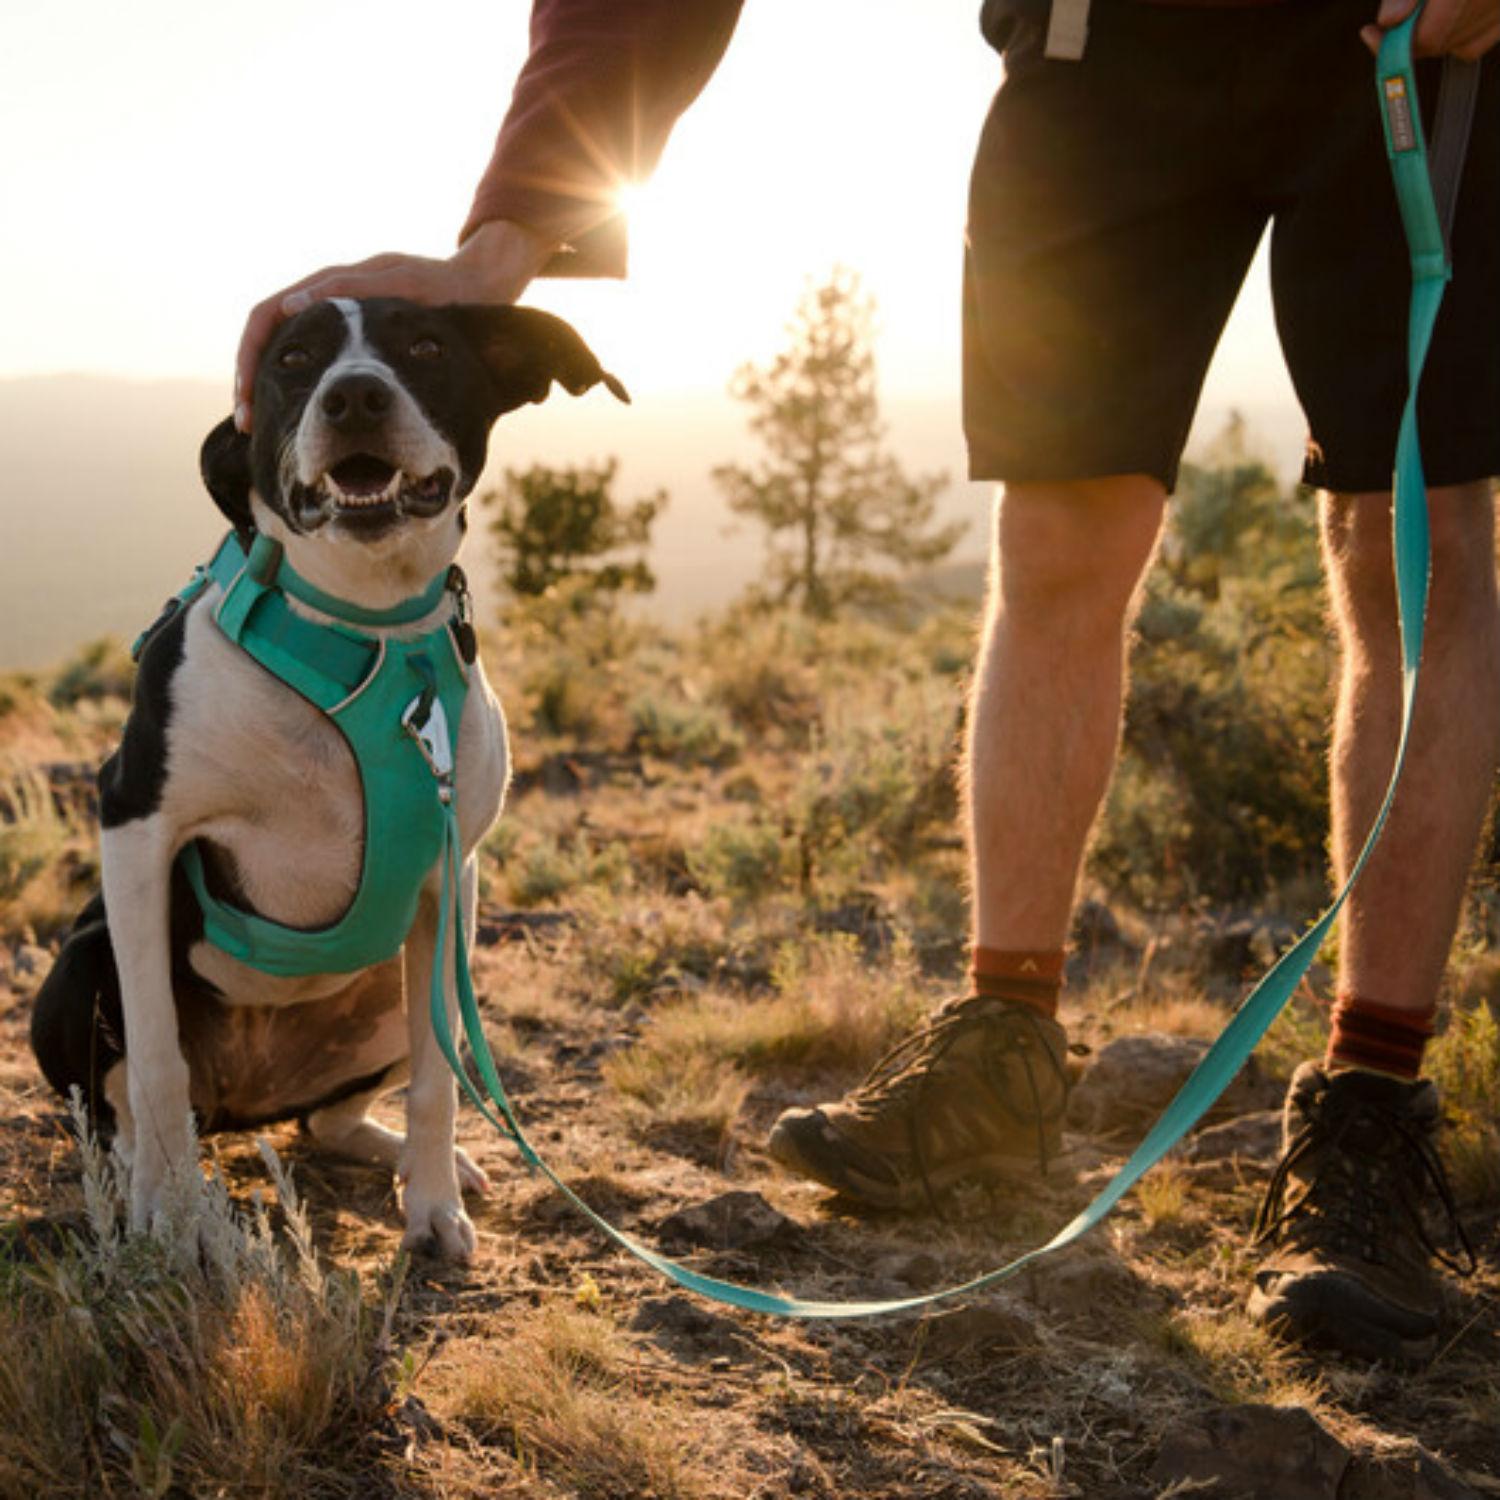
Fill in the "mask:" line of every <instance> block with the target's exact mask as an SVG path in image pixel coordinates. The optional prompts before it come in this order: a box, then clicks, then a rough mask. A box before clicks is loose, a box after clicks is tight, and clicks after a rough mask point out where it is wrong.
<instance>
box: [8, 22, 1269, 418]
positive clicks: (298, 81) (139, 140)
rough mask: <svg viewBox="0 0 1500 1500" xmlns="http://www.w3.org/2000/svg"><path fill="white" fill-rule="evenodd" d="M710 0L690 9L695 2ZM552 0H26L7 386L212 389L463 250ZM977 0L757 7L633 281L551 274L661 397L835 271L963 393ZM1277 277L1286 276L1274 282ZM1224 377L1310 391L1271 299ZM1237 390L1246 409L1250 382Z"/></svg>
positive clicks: (730, 366) (889, 340)
mask: <svg viewBox="0 0 1500 1500" xmlns="http://www.w3.org/2000/svg"><path fill="white" fill-rule="evenodd" d="M684 3H690V0H684ZM528 13H529V5H528V4H526V3H525V0H485V3H480V0H424V3H423V4H421V5H420V6H417V5H413V4H411V3H410V0H402V3H399V4H397V3H392V0H319V3H317V4H308V3H305V0H303V3H299V0H256V3H255V4H254V5H234V6H231V5H229V4H226V3H223V0H133V3H131V4H128V5H122V4H118V3H112V0H73V3H70V4H58V3H56V0H6V3H5V6H4V9H3V14H0V57H3V58H4V59H5V60H6V63H7V67H6V69H5V73H6V78H5V86H4V88H3V89H0V133H3V137H4V139H5V140H6V141H7V143H8V145H7V149H6V151H5V153H4V157H3V159H0V203H3V204H4V205H5V219H6V221H7V232H6V234H5V235H4V237H3V242H0V289H3V290H0V316H3V320H4V322H3V326H4V329H5V337H4V340H3V343H0V375H20V374H32V373H41V372H49V371H63V370H68V371H93V372H105V373H112V374H126V375H135V376H161V375H203V376H209V377H211V378H222V379H223V380H224V381H225V385H226V399H227V388H228V380H229V372H230V365H231V359H232V355H233V351H234V347H235V344H236V342H237V339H238V335H239V329H240V324H241V322H242V319H243V316H244V313H245V311H246V310H247V309H248V307H249V306H250V305H251V303H252V302H254V301H255V300H257V299H258V298H259V297H261V296H262V295H265V294H266V293H267V292H269V291H271V290H273V289H274V288H276V287H278V286H280V285H282V284H284V283H285V282H287V281H290V280H292V279H295V278H296V277H298V276H300V275H302V274H304V273H306V272H308V271H310V270H312V269H315V268H316V267H318V266H321V265H324V264H327V263H330V262H334V261H339V260H346V259H358V258H361V257H363V256H365V255H368V254H371V253H373V252H375V251H378V250H385V249H405V250H412V251H418V252H423V253H428V254H443V253H446V252H447V250H448V249H449V248H451V245H452V241H453V236H454V234H455V232H456V230H457V228H458V226H459V225H460V223H461V222H462V220H463V218H464V216H465V212H466V210H467V207H468V204H469V200H470V197H471V194H472V192H473V188H474V185H475V183H476V182H477V180H478V178H479V175H480V173H481V171H482V169H483V167H484V164H485V162H486V161H487V159H488V156H489V151H490V147H491V144H492V141H493V138H494V134H495V130H496V128H497V126H498V124H499V121H500V118H501V115H502V113H503V111H504V108H505V105H506V102H507V100H508V98H509V93H510V86H511V82H512V80H513V78H514V75H515V72H516V69H517V67H518V65H519V64H520V62H521V60H522V58H523V56H524V51H525V45H526V30H527V18H528ZM977 13H978V0H937V3H935V0H748V3H747V5H746V9H745V15H744V19H743V21H742V23H741V27H740V31H739V33H738V35H737V36H736V39H735V42H734V45H733V46H731V48H730V52H729V56H728V58H727V60H726V61H725V63H724V65H723V66H722V67H721V68H720V70H719V72H718V74H717V75H716V76H715V78H714V80H713V81H712V82H711V83H710V85H709V87H708V89H707V91H706V92H705V94H704V96H703V97H702V98H701V99H700V100H699V102H698V104H697V105H696V106H695V107H694V108H693V110H692V111H690V112H689V114H688V115H687V116H686V117H685V119H684V121H683V122H682V124H681V125H680V127H679V129H678V131H677V133H676V135H675V136H674V138H673V140H672V142H671V144H670V146H669V147H668V151H667V156H666V159H665V162H664V164H663V166H662V169H661V170H660V171H659V173H658V174H657V177H656V179H655V180H654V182H653V183H652V184H651V186H650V188H649V190H648V191H647V193H646V194H645V195H644V197H643V199H642V201H641V204H640V206H639V209H638V211H637V216H636V223H635V232H634V236H633V269H632V275H631V279H630V280H629V282H627V283H625V284H624V285H623V286H622V285H618V284H595V285H588V286H580V285H576V284H566V283H564V284H557V283H552V284H549V283H538V284H537V286H536V287H535V289H534V292H533V294H532V297H531V300H534V301H536V302H538V303H540V304H541V305H544V306H548V307H551V308H553V309H554V310H556V311H558V312H561V313H562V314H564V315H565V316H567V317H569V318H571V319H573V320H574V321H575V322H577V323H578V324H579V326H580V328H581V329H582V330H583V331H584V333H585V335H586V337H588V339H589V340H590V342H591V343H592V344H593V345H594V346H595V348H596V349H598V350H599V351H600V353H601V355H603V356H604V357H605V362H606V363H607V364H609V365H610V366H611V367H612V368H614V369H617V370H619V371H620V372H621V373H622V374H623V375H624V376H625V378H626V379H627V381H628V383H629V384H630V385H631V387H632V389H633V390H634V391H635V392H636V394H637V396H640V395H642V394H646V393H651V392H665V391H687V390H698V391H722V389H723V387H724V384H725V382H726V381H727V379H728V377H729V375H730V374H731V372H732V371H733V370H734V368H735V367H736V366H737V365H738V364H740V363H741V362H742V361H743V360H744V359H746V358H748V357H763V356H764V355H766V354H768V353H769V352H771V351H772V350H773V349H774V348H776V347H777V346H778V345H779V344H780V343H781V341H782V334H783V329H784V326H785V324H786V322H787V319H788V317H789V315H790V313H791V310H792V307H793V305H794V303H795V301H796V299H797V296H798V294H799V292H800V290H801V289H802V286H803V284H804V279H805V278H806V277H807V276H809V275H818V274H820V273H822V272H824V271H826V270H827V268H828V267H829V266H830V265H832V264H833V263H834V262H836V261H843V262H845V263H846V264H848V265H851V266H852V267H854V268H855V269H856V270H857V271H859V272H860V273H861V274H862V276H863V277H864V279H865V283H866V285H867V287H868V288H869V289H870V290H871V291H872V292H873V293H874V294H875V296H876V297H877V299H878V302H879V306H880V325H881V343H880V349H879V352H880V356H881V375H882V385H883V388H884V389H885V390H886V391H887V392H890V393H898V392H899V393H902V394H918V393H922V394H941V393H943V392H946V391H950V390H951V391H952V392H954V394H955V400H956V391H957V369H958V332H957V330H958V287H959V262H960V246H961V235H962V228H963V217H964V198H965V190H966V180H967V175H968V167H969V158H970V153H971V151H972V146H973V142H974V139H975V138H976V135H977V132H978V129H979V125H980V122H981V120H982V118H983V115H984V111H985V108H986V106H987V104H988V101H989V98H990V95H991V94H992V92H993V90H994V88H995V87H996V85H997V84H998V82H999V78H1000V65H999V61H998V59H997V58H996V57H995V56H994V54H992V53H991V52H990V51H989V49H988V48H987V47H986V46H985V45H984V43H983V42H982V40H981V39H980V37H979V34H978V25H977ZM1257 279H1258V280H1259V281H1261V282H1263V280H1264V276H1263V272H1261V273H1260V274H1259V277H1258V278H1257ZM1247 301H1248V303H1249V306H1248V307H1247V308H1246V309H1244V310H1243V311H1242V314H1241V315H1240V316H1239V318H1238V319H1237V321H1236V323H1235V325H1234V327H1233V330H1232V334H1231V337H1230V339H1229V340H1228V341H1227V344H1226V348H1225V350H1224V351H1223V354H1222V357H1221V361H1220V366H1219V368H1218V371H1217V373H1216V377H1215V383H1214V384H1215V389H1216V391H1219V392H1220V393H1221V398H1222V399H1228V400H1239V401H1243V402H1247V403H1250V404H1251V405H1254V404H1256V403H1259V402H1264V401H1266V400H1268V399H1275V398H1276V397H1277V396H1278V395H1281V396H1283V399H1284V391H1285V384H1284V379H1283V377H1282V376H1281V375H1280V361H1279V358H1278V356H1277V355H1276V352H1275V344H1274V336H1273V335H1272V333H1271V330H1270V321H1269V317H1268V315H1267V313H1266V311H1265V298H1264V292H1263V290H1260V289H1257V290H1256V292H1255V294H1254V295H1253V296H1252V297H1251V298H1249V299H1247ZM1224 393H1227V394H1224Z"/></svg>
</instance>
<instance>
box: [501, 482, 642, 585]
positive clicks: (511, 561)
mask: <svg viewBox="0 0 1500 1500" xmlns="http://www.w3.org/2000/svg"><path fill="white" fill-rule="evenodd" d="M618 467H619V465H618V462H617V461H616V460H615V459H612V458H611V459H609V460H607V461H606V462H605V463H603V464H601V465H599V466H598V467H595V468H590V467H587V466H580V467H577V468H566V469H553V468H549V467H547V466H546V465H545V464H536V465H533V466H532V467H531V468H529V469H526V470H524V471H522V472H517V471H515V470H510V469H508V470H507V471H506V474H505V479H504V482H503V483H502V485H501V487H500V489H499V490H498V491H492V492H491V493H489V494H487V495H485V496H484V497H483V499H482V503H483V504H485V505H486V506H488V507H492V508H493V509H494V511H495V514H494V517H493V519H492V520H491V521H490V523H489V531H490V535H491V536H492V537H493V538H494V539H495V543H496V545H497V547H498V549H499V552H500V586H501V588H502V589H504V591H505V592H506V593H507V594H509V595H510V596H511V597H513V598H521V599H528V598H540V597H542V596H543V595H546V594H549V593H551V592H553V591H554V590H556V588H557V586H558V585H559V584H563V583H566V584H567V585H568V586H569V588H570V590H571V591H572V592H573V593H574V594H575V595H577V596H579V598H580V599H584V598H586V599H588V600H590V601H593V602H602V601H603V600H605V599H607V598H610V597H613V596H614V595H616V594H618V593H621V592H622V591H625V592H630V593H637V594H640V593H650V592H651V590H652V589H654V588H655V587H656V576H655V574H653V573H652V571H651V569H650V567H649V566H648V565H647V563H646V552H647V550H648V549H649V547H650V545H651V526H652V523H653V522H654V521H655V520H656V517H657V515H658V514H659V513H660V512H661V510H662V508H663V507H664V506H665V505H666V503H667V496H666V492H665V491H664V490H659V491H657V493H656V494H654V495H651V496H649V497H647V498H646V499H644V500H635V501H632V502H630V503H629V504H623V503H621V502H619V501H617V500H616V499H615V498H614V496H613V494H612V493H611V490H612V488H613V486H614V480H615V473H616V471H617V469H618Z"/></svg>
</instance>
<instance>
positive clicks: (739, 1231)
mask: <svg viewBox="0 0 1500 1500" xmlns="http://www.w3.org/2000/svg"><path fill="white" fill-rule="evenodd" d="M796 1229H797V1226H796V1225H795V1224H794V1223H793V1222H792V1220H790V1219H789V1218H787V1216H786V1215H785V1214H783V1213H779V1212H778V1211H777V1210H776V1209H774V1208H772V1207H771V1205H770V1204H769V1203H767V1202H766V1200H765V1199H764V1198H762V1197H761V1195H760V1194H759V1193H748V1192H732V1193H720V1194H719V1196H718V1197H717V1198H710V1199H709V1200H708V1201H707V1202H706V1203H698V1204H694V1205H693V1206H692V1207H690V1208H681V1209H678V1211H677V1212H676V1213H674V1214H669V1215H668V1216H667V1217H666V1218H665V1219H663V1220H662V1221H661V1223H660V1225H658V1232H659V1233H660V1235H661V1237H662V1239H663V1240H672V1241H676V1242H678V1243H679V1244H682V1243H685V1244H689V1245H702V1246H704V1247H706V1248H707V1249H710V1250H748V1249H752V1248H754V1247H755V1246H757V1245H769V1244H770V1243H771V1242H772V1241H773V1240H777V1239H780V1238H782V1237H784V1236H789V1235H792V1234H794V1233H795V1232H796Z"/></svg>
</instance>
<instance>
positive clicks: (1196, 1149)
mask: <svg viewBox="0 0 1500 1500" xmlns="http://www.w3.org/2000/svg"><path fill="white" fill-rule="evenodd" d="M1182 1154H1183V1156H1184V1158H1185V1159H1186V1160H1188V1161H1191V1162H1222V1161H1233V1160H1235V1159H1239V1160H1241V1161H1252V1162H1257V1163H1262V1164H1269V1163H1270V1162H1273V1161H1275V1159H1276V1158H1277V1157H1278V1156H1279V1155H1280V1154H1281V1111H1280V1110H1279V1109H1262V1110H1257V1111H1256V1112H1255V1113H1254V1114H1253V1115H1241V1116H1240V1117H1239V1118H1238V1119H1237V1120H1226V1121H1225V1122H1224V1123H1223V1124H1222V1125H1211V1126H1210V1127H1209V1128H1208V1129H1207V1130H1201V1131H1199V1132H1198V1134H1197V1135H1194V1136H1190V1137H1189V1138H1188V1140H1187V1141H1186V1142H1185V1143H1184V1145H1183V1147H1182Z"/></svg>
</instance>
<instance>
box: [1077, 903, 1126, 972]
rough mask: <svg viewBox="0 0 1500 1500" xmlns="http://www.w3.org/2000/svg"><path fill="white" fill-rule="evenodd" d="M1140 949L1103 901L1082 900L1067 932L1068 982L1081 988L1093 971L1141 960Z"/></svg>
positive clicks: (1101, 970)
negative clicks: (1125, 932) (1128, 936)
mask: <svg viewBox="0 0 1500 1500" xmlns="http://www.w3.org/2000/svg"><path fill="white" fill-rule="evenodd" d="M1140 957H1141V950H1140V949H1139V948H1138V947H1137V946H1136V945H1135V944H1134V943H1132V942H1130V941H1129V939H1128V938H1126V936H1125V934H1124V933H1123V932H1122V931H1121V930H1120V924H1119V921H1118V920H1117V919H1116V917H1115V914H1114V913H1113V912H1112V911H1111V910H1110V909H1109V908H1108V907H1107V906H1106V905H1105V904H1104V903H1103V902H1102V901H1081V902H1080V903H1079V904H1078V907H1077V909H1076V910H1075V911H1074V913H1073V926H1072V930H1071V932H1070V933H1069V935H1068V962H1067V979H1068V984H1069V985H1070V986H1072V987H1074V988H1075V989H1077V988H1082V986H1083V985H1084V984H1085V983H1087V981H1088V980H1089V978H1090V977H1091V976H1093V975H1096V974H1100V973H1102V972H1103V971H1105V970H1106V969H1111V968H1114V967H1115V966H1116V965H1118V964H1122V963H1130V964H1135V963H1139V962H1140Z"/></svg>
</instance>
